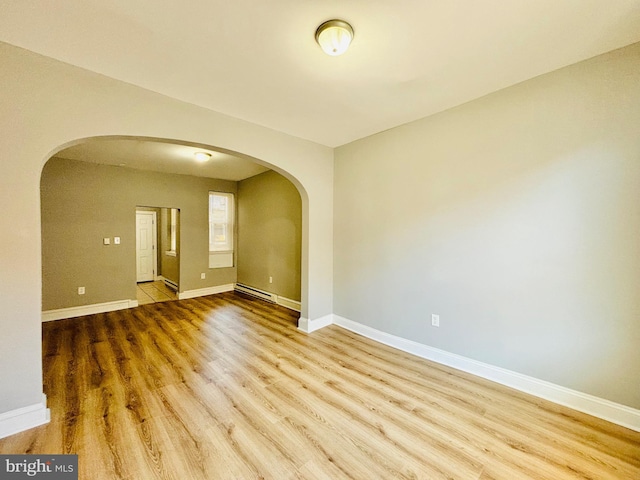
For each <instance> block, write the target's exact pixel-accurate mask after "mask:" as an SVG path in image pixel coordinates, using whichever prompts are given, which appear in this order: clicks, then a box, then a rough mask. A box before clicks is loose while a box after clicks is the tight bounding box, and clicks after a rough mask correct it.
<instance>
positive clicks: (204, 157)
mask: <svg viewBox="0 0 640 480" xmlns="http://www.w3.org/2000/svg"><path fill="white" fill-rule="evenodd" d="M193 156H194V157H196V162H200V163H204V162H206V161H208V160H209V159H210V158H211V154H210V153H208V152H196V153H194V154H193Z"/></svg>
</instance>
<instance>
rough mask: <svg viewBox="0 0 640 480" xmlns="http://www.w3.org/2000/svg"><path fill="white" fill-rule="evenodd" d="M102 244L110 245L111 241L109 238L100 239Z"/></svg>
mask: <svg viewBox="0 0 640 480" xmlns="http://www.w3.org/2000/svg"><path fill="white" fill-rule="evenodd" d="M102 244H103V245H111V239H110V238H109V237H104V238H103V239H102Z"/></svg>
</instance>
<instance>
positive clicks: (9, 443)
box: [0, 293, 640, 480]
mask: <svg viewBox="0 0 640 480" xmlns="http://www.w3.org/2000/svg"><path fill="white" fill-rule="evenodd" d="M296 317H297V315H295V314H294V312H291V311H289V310H287V309H284V308H282V307H278V306H274V305H270V304H266V303H264V302H261V301H259V300H256V299H252V298H248V297H244V296H242V295H240V294H236V293H226V294H221V295H215V296H208V297H202V298H198V299H191V300H181V301H175V302H164V303H155V304H150V305H145V306H141V307H138V308H135V309H130V310H122V311H118V312H111V313H105V314H98V315H92V316H88V317H81V318H77V319H71V320H61V321H57V322H48V323H45V324H44V325H43V330H44V334H43V336H44V341H43V352H44V379H45V386H44V389H45V392H46V393H47V395H48V401H49V406H50V408H51V414H52V420H51V423H50V424H48V425H45V426H42V427H38V428H36V429H33V430H31V431H28V432H24V433H21V434H18V435H14V436H12V437H9V438H6V439H4V440H0V452H1V453H78V454H79V462H80V478H81V479H92V480H93V479H131V480H134V479H135V480H151V479H155V478H163V479H164V478H171V479H180V480H191V479H277V480H282V479H299V478H304V479H310V480H311V479H316V480H317V479H332V480H334V479H346V478H353V479H363V480H371V479H392V478H404V479H441V478H448V479H470V480H471V479H473V480H476V479H482V480H487V479H509V480H513V479H527V478H530V479H536V480H538V479H550V480H562V479H576V478H583V479H594V480H595V479H598V480H600V479H629V480H631V479H635V480H637V479H640V433H637V432H632V431H630V430H627V429H624V428H622V427H618V426H615V425H612V424H609V423H607V422H604V421H601V420H598V419H595V418H593V417H589V416H587V415H584V414H580V413H578V412H575V411H572V410H569V409H566V408H563V407H559V406H556V405H553V404H551V403H549V402H546V401H543V400H540V399H536V398H534V397H530V396H527V395H525V394H522V393H519V392H515V391H513V390H510V389H508V388H505V387H502V386H499V385H497V384H493V383H491V382H488V381H485V380H481V379H478V378H475V377H473V376H470V375H467V374H463V373H460V372H457V371H455V370H452V369H449V368H446V367H443V366H439V365H437V364H433V363H430V362H428V361H426V360H422V359H419V358H416V357H412V356H410V355H408V354H404V353H402V352H398V351H396V350H393V349H391V348H388V347H385V346H381V345H379V344H376V343H374V342H372V341H369V340H367V339H365V338H363V337H360V336H358V335H355V334H352V333H350V332H348V331H346V330H343V329H341V328H339V327H336V326H331V327H327V328H326V329H323V330H321V331H318V332H314V333H313V334H311V335H305V334H303V333H300V332H298V331H297V330H296V327H295V325H296Z"/></svg>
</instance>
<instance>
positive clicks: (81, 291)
mask: <svg viewBox="0 0 640 480" xmlns="http://www.w3.org/2000/svg"><path fill="white" fill-rule="evenodd" d="M78 295H84V287H78Z"/></svg>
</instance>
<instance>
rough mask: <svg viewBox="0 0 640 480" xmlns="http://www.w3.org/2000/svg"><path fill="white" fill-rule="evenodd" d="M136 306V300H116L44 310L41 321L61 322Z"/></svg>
mask: <svg viewBox="0 0 640 480" xmlns="http://www.w3.org/2000/svg"><path fill="white" fill-rule="evenodd" d="M137 306H138V301H137V300H116V301H114V302H105V303H94V304H92V305H80V306H78V307H68V308H59V309H57V310H45V311H44V312H42V321H43V322H50V321H52V320H62V319H64V318H74V317H82V316H83V315H94V314H96V313H104V312H113V311H115V310H125V309H127V308H134V307H137Z"/></svg>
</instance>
